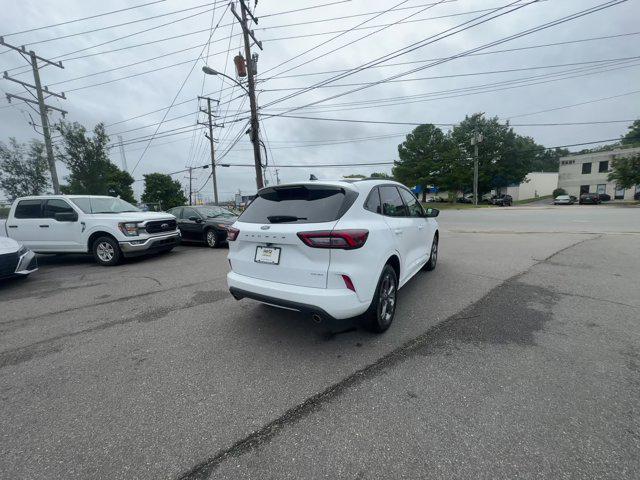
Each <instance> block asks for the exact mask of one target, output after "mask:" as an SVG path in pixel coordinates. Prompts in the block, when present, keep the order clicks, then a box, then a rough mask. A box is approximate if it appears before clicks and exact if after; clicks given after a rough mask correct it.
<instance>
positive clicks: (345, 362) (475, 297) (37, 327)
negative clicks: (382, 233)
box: [0, 206, 640, 479]
mask: <svg viewBox="0 0 640 480" xmlns="http://www.w3.org/2000/svg"><path fill="white" fill-rule="evenodd" d="M438 220H439V221H440V224H441V251H440V258H439V264H438V267H437V269H436V270H435V271H433V272H425V273H420V274H419V275H418V276H416V277H415V278H414V279H413V280H412V281H411V282H410V283H408V284H407V286H406V287H405V288H403V289H402V290H401V292H400V299H399V302H400V303H399V307H398V311H397V314H396V319H395V322H394V324H393V326H392V327H391V329H390V330H389V331H388V332H387V333H386V334H384V335H381V336H376V335H372V334H369V333H366V332H364V331H362V330H350V331H346V332H344V333H339V334H330V333H329V332H328V331H327V330H326V328H325V327H324V326H323V325H317V324H315V323H313V322H312V321H311V319H309V318H305V317H302V316H300V315H299V314H296V313H293V312H288V311H283V310H278V309H275V308H273V307H268V306H262V305H259V304H256V303H251V302H250V301H248V300H244V301H241V302H237V301H235V300H234V299H233V298H232V297H231V296H230V295H229V294H228V292H227V289H226V282H225V275H226V272H227V269H228V265H227V261H226V250H225V249H219V250H211V249H208V248H206V247H203V246H197V245H184V246H180V247H178V248H176V249H175V250H174V251H173V252H172V253H170V254H168V255H161V256H154V257H150V258H141V259H135V260H132V261H128V262H127V263H125V264H124V265H121V266H118V267H115V268H104V267H99V266H97V265H95V264H93V263H92V261H91V259H90V258H86V257H82V256H60V257H41V259H40V265H41V268H40V271H39V272H37V273H36V274H35V275H33V276H32V277H31V278H29V279H26V280H21V281H17V282H3V283H2V284H0V333H1V335H0V404H1V408H0V425H1V426H2V428H0V441H1V443H2V452H1V457H0V477H2V478H12V479H13V478H29V479H52V478H64V479H76V478H77V479H94V478H95V479H97V478H101V479H102V478H108V479H158V478H161V479H187V478H188V479H196V478H199V479H204V478H274V479H276V478H278V479H280V478H291V479H301V478H309V479H311V478H314V479H315V478H354V479H374V478H411V479H414V478H585V479H591V478H611V479H614V478H615V479H627V478H628V479H636V478H640V208H637V207H629V208H615V207H604V206H597V207H590V206H583V207H577V206H575V207H527V208H525V207H523V208H505V209H481V210H477V211H468V210H460V211H444V212H443V213H442V214H441V216H440V217H439V219H438Z"/></svg>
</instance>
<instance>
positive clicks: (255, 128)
mask: <svg viewBox="0 0 640 480" xmlns="http://www.w3.org/2000/svg"><path fill="white" fill-rule="evenodd" d="M240 11H241V16H238V14H237V13H236V10H235V7H234V4H233V3H231V12H232V13H233V15H234V16H235V17H236V19H237V20H238V21H239V22H240V25H241V26H242V36H243V38H244V54H245V60H246V62H247V86H248V87H249V106H250V108H251V143H253V160H254V162H255V168H256V186H257V188H258V190H260V189H261V188H262V187H264V182H263V180H262V159H261V155H260V154H261V152H260V137H259V133H260V123H259V121H258V103H257V101H256V84H255V73H256V68H255V62H254V60H253V58H252V57H251V43H250V42H249V37H251V38H252V39H253V41H254V42H255V44H256V45H257V46H258V48H260V50H262V42H260V41H258V40H257V39H256V37H255V35H254V33H253V30H250V29H249V27H248V26H247V16H249V17H251V20H252V21H253V22H254V23H255V24H258V19H257V18H256V17H254V16H253V14H252V13H251V11H250V10H249V8H248V7H247V6H246V5H245V3H244V0H240Z"/></svg>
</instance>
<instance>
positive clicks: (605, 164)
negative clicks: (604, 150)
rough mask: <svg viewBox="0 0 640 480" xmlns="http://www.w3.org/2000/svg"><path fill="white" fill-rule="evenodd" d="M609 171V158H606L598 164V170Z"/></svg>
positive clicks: (601, 171) (600, 171)
mask: <svg viewBox="0 0 640 480" xmlns="http://www.w3.org/2000/svg"><path fill="white" fill-rule="evenodd" d="M608 171H609V161H608V160H604V161H602V162H600V164H599V165H598V172H599V173H604V172H608Z"/></svg>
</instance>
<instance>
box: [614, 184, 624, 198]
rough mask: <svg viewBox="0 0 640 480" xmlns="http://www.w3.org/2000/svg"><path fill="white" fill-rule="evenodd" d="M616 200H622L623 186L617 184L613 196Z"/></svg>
mask: <svg viewBox="0 0 640 480" xmlns="http://www.w3.org/2000/svg"><path fill="white" fill-rule="evenodd" d="M614 198H615V199H616V200H623V199H624V188H621V187H619V186H618V185H616V192H615V197H614Z"/></svg>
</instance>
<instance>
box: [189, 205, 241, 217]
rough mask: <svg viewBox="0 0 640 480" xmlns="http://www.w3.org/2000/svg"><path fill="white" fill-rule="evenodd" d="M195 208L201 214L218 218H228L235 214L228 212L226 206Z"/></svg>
mask: <svg viewBox="0 0 640 480" xmlns="http://www.w3.org/2000/svg"><path fill="white" fill-rule="evenodd" d="M196 210H198V212H199V213H200V214H201V215H204V216H205V217H208V218H219V217H226V218H230V217H235V216H236V215H235V214H234V213H233V212H230V211H229V210H227V209H226V208H222V207H197V208H196Z"/></svg>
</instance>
